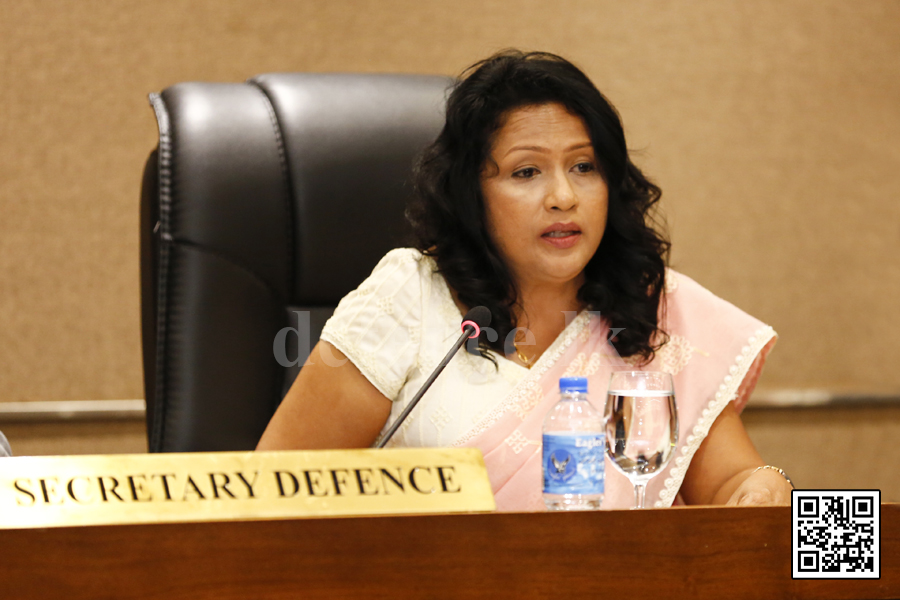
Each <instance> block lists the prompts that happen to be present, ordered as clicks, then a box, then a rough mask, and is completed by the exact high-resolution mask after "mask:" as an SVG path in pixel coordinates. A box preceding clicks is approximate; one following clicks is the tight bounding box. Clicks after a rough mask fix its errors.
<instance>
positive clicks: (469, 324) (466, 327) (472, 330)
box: [375, 306, 491, 448]
mask: <svg viewBox="0 0 900 600" xmlns="http://www.w3.org/2000/svg"><path fill="white" fill-rule="evenodd" d="M490 322H491V311H490V310H489V309H488V308H487V307H486V306H476V307H475V308H473V309H471V310H470V311H469V312H467V313H466V316H465V317H463V321H462V324H461V327H462V335H461V336H459V339H458V340H456V343H455V344H453V347H452V348H451V349H450V352H448V353H447V356H445V357H444V358H443V359H442V360H441V362H440V363H438V366H437V367H435V369H434V371H432V372H431V375H429V376H428V379H426V380H425V383H423V384H422V387H421V388H419V391H418V392H416V395H415V396H413V399H412V400H410V401H409V404H408V405H407V407H406V408H405V409H403V412H402V413H400V416H399V417H397V420H396V421H394V423H393V424H392V425H391V426H390V428H388V430H387V431H386V432H385V433H384V436H383V437H382V438H381V441H380V442H378V444H376V446H375V447H376V448H384V445H385V444H387V443H388V441H390V439H391V438H392V437H393V435H394V434H395V433H396V432H397V429H398V428H399V427H400V425H402V424H403V421H405V420H406V417H408V416H409V413H411V412H412V410H413V409H414V408H415V407H416V404H418V403H419V400H421V399H422V396H424V395H425V392H427V391H428V388H430V387H431V384H432V383H434V380H435V379H437V376H438V375H440V374H441V371H443V370H444V367H446V366H447V363H449V362H450V359H452V358H453V356H454V355H455V354H456V353H457V352H459V349H460V348H462V346H463V344H465V343H466V340H468V339H469V338H477V337H478V336H479V335H481V328H482V327H487V326H488V324H489V323H490Z"/></svg>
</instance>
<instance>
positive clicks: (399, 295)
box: [321, 248, 423, 400]
mask: <svg viewBox="0 0 900 600" xmlns="http://www.w3.org/2000/svg"><path fill="white" fill-rule="evenodd" d="M420 258H421V254H420V253H419V252H418V251H416V250H413V249H410V248H400V249H396V250H392V251H390V252H388V253H387V255H385V257H384V258H382V259H381V261H380V262H379V263H378V265H377V266H376V267H375V269H374V270H373V271H372V274H371V275H370V276H369V277H368V279H366V280H365V281H364V282H363V283H362V284H361V285H360V286H359V287H358V288H356V290H354V291H352V292H350V293H349V294H347V295H346V296H345V297H344V298H343V299H342V300H341V302H340V303H339V304H338V306H337V309H336V310H335V312H334V315H333V316H332V317H331V318H330V319H329V320H328V322H327V323H326V324H325V328H324V329H323V330H322V336H321V339H322V340H325V341H326V342H328V343H330V344H332V345H334V346H335V347H336V348H337V349H338V350H340V351H341V352H343V353H344V354H345V355H346V356H347V358H349V359H350V361H351V362H352V363H353V364H354V365H355V366H356V368H358V369H359V370H360V372H361V373H362V374H363V375H364V376H365V377H366V379H368V380H369V381H370V382H371V383H372V385H374V386H375V387H376V388H378V391H380V392H381V393H382V394H384V395H385V396H386V397H387V398H389V399H390V400H395V399H396V398H397V394H398V393H399V391H400V388H401V387H403V384H404V383H405V382H406V379H407V377H408V376H409V373H410V371H411V370H412V368H413V367H414V366H415V364H416V360H417V357H418V353H419V341H420V340H421V337H422V336H421V321H422V281H421V276H420V268H423V266H422V265H421V264H420Z"/></svg>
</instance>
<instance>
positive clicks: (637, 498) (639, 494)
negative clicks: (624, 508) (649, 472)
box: [634, 483, 647, 508]
mask: <svg viewBox="0 0 900 600" xmlns="http://www.w3.org/2000/svg"><path fill="white" fill-rule="evenodd" d="M646 487H647V485H646V484H644V483H635V484H634V507H635V508H644V490H645V489H646Z"/></svg>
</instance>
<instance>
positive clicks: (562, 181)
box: [545, 172, 578, 210]
mask: <svg viewBox="0 0 900 600" xmlns="http://www.w3.org/2000/svg"><path fill="white" fill-rule="evenodd" d="M545 202H546V206H547V208H548V209H550V210H552V209H557V210H570V209H572V208H573V207H574V206H575V205H576V204H577V203H578V197H577V196H576V194H575V188H574V187H572V182H571V181H569V177H568V173H566V172H562V173H557V174H556V175H555V177H553V180H552V182H551V184H550V189H549V190H547V197H546V200H545Z"/></svg>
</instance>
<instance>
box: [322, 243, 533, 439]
mask: <svg viewBox="0 0 900 600" xmlns="http://www.w3.org/2000/svg"><path fill="white" fill-rule="evenodd" d="M461 321H462V315H461V314H460V312H459V309H458V308H457V306H456V304H455V303H454V302H453V298H452V297H451V295H450V290H449V289H448V287H447V283H446V282H445V281H444V278H443V276H441V275H440V274H438V273H436V272H435V263H434V261H433V260H432V259H431V258H429V257H427V256H423V255H422V254H421V253H420V252H419V251H418V250H415V249H412V248H398V249H396V250H392V251H390V252H389V253H388V254H387V255H385V257H384V258H383V259H381V262H379V263H378V265H377V266H376V267H375V269H374V270H373V271H372V274H371V275H370V276H369V278H368V279H366V280H365V281H364V282H363V283H362V284H361V285H360V286H359V287H358V288H357V289H356V290H354V291H353V292H350V293H349V294H348V295H347V296H345V297H344V299H343V300H341V302H340V304H338V307H337V309H336V310H335V313H334V316H332V317H331V318H330V319H329V320H328V322H327V323H326V324H325V328H324V330H323V331H322V336H321V339H323V340H325V341H327V342H329V343H330V344H332V345H334V346H335V347H336V348H337V349H338V350H340V351H341V352H343V353H344V354H345V355H346V356H347V358H349V359H350V361H351V362H352V363H353V364H354V365H356V367H357V368H358V369H359V370H360V372H361V373H362V374H363V375H365V377H366V378H367V379H368V380H369V381H370V382H371V383H372V385H374V386H375V387H376V388H377V389H378V390H379V391H380V392H381V393H382V394H384V395H385V396H386V397H387V398H389V399H390V400H392V401H393V402H394V405H393V407H392V409H391V416H390V418H389V419H388V422H387V423H386V424H385V429H386V428H387V426H388V425H390V424H391V423H393V421H394V419H395V418H396V417H397V416H398V415H399V414H400V413H401V412H402V411H403V409H404V408H405V407H406V405H407V404H408V403H409V401H410V400H411V399H412V397H413V396H414V395H415V393H416V392H417V391H418V390H419V388H420V387H421V385H422V384H423V383H424V382H425V379H427V378H428V376H429V375H430V374H431V372H432V370H434V368H435V367H436V366H437V364H438V363H439V362H440V360H441V359H442V358H443V357H444V355H445V354H446V353H447V352H448V351H449V349H450V347H451V345H452V344H453V342H455V341H456V340H457V339H458V338H459V336H460V333H461V332H460V323H461ZM497 363H498V367H496V368H495V366H494V364H493V363H492V362H490V361H489V360H486V359H484V358H481V357H480V356H475V355H471V354H469V353H467V352H466V351H465V348H463V349H462V350H460V351H459V352H458V353H457V354H456V356H455V357H454V358H453V360H451V361H450V363H449V364H448V365H447V368H446V369H444V372H443V373H441V375H440V376H439V377H438V378H437V380H436V381H435V382H434V384H433V385H432V386H431V389H429V390H428V392H426V394H425V396H424V397H423V398H422V400H421V401H420V402H419V404H418V406H416V408H415V410H414V411H413V412H412V413H411V414H410V415H409V417H408V418H407V420H406V421H405V422H404V423H403V425H402V426H401V427H400V429H399V430H398V431H397V433H396V434H395V435H394V437H393V438H392V439H391V441H390V442H389V444H388V446H428V447H434V446H449V445H451V444H453V442H454V441H456V440H457V439H458V438H460V437H461V436H462V435H463V434H465V433H466V432H467V431H468V430H470V429H471V428H472V427H473V426H474V425H475V423H476V422H477V421H479V420H480V419H481V417H482V416H484V415H485V414H486V413H487V412H488V411H490V410H491V409H492V408H494V407H495V406H496V405H497V404H499V403H500V402H501V401H502V400H503V399H504V398H505V397H506V395H507V394H509V392H510V391H512V389H513V388H514V387H515V386H516V385H517V384H518V383H519V381H520V380H521V379H522V378H523V377H525V375H526V374H527V373H528V369H526V368H525V367H523V366H521V365H519V364H518V363H515V362H513V361H511V360H507V359H506V358H505V357H503V356H497Z"/></svg>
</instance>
